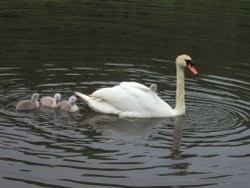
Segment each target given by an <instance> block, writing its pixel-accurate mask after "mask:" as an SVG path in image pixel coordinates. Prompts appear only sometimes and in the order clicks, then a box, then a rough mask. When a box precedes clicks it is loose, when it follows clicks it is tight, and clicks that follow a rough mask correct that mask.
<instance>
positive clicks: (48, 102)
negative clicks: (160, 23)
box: [40, 93, 61, 108]
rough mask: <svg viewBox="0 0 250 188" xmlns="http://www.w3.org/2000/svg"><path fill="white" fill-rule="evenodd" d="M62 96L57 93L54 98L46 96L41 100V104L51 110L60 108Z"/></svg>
mask: <svg viewBox="0 0 250 188" xmlns="http://www.w3.org/2000/svg"><path fill="white" fill-rule="evenodd" d="M60 100H61V95H60V94H59V93H56V94H55V95H54V98H53V97H49V96H45V97H43V98H41V100H40V102H41V105H42V106H45V107H49V108H58V107H59V106H60Z"/></svg>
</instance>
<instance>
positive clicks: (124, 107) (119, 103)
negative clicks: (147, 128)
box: [75, 82, 173, 117]
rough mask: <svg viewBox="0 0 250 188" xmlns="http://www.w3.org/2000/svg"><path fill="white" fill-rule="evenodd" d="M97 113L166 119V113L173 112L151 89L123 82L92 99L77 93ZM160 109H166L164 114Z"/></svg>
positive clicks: (105, 89)
mask: <svg viewBox="0 0 250 188" xmlns="http://www.w3.org/2000/svg"><path fill="white" fill-rule="evenodd" d="M75 94H76V95H78V96H79V97H81V98H82V99H83V100H85V101H86V102H87V104H88V105H89V106H90V107H91V108H92V109H93V110H94V111H96V112H101V113H106V114H118V115H120V116H124V117H164V116H166V115H165V113H164V112H167V111H169V112H171V113H170V116H171V115H173V114H172V109H171V107H170V106H169V105H168V104H167V103H165V102H164V101H163V100H162V99H161V98H160V97H158V95H157V94H156V93H155V92H154V91H152V90H151V89H150V88H149V87H147V86H145V85H143V84H139V83H136V82H122V83H120V85H118V86H114V87H111V88H102V89H99V90H97V91H95V92H94V93H93V94H92V95H91V96H90V97H89V96H86V95H84V94H80V93H78V92H75ZM159 109H165V110H166V111H165V110H164V112H162V111H161V110H159Z"/></svg>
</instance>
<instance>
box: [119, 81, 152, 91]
mask: <svg viewBox="0 0 250 188" xmlns="http://www.w3.org/2000/svg"><path fill="white" fill-rule="evenodd" d="M120 87H121V88H124V89H125V88H131V87H132V88H137V89H141V90H143V91H151V89H150V88H149V87H147V86H145V85H143V84H139V83H137V82H121V83H120Z"/></svg>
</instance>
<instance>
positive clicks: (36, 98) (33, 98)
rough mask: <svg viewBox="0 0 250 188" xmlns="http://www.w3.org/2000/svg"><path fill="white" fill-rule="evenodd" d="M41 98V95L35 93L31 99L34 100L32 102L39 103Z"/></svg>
mask: <svg viewBox="0 0 250 188" xmlns="http://www.w3.org/2000/svg"><path fill="white" fill-rule="evenodd" d="M39 97H40V95H39V94H38V93H34V94H33V95H32V97H31V100H32V101H38V100H39Z"/></svg>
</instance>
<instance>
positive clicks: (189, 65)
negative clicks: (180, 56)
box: [188, 63, 199, 76]
mask: <svg viewBox="0 0 250 188" xmlns="http://www.w3.org/2000/svg"><path fill="white" fill-rule="evenodd" d="M188 68H189V70H190V71H191V72H192V73H193V74H194V75H196V76H197V75H199V73H198V71H197V70H196V68H195V66H194V65H193V64H192V63H189V64H188Z"/></svg>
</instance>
